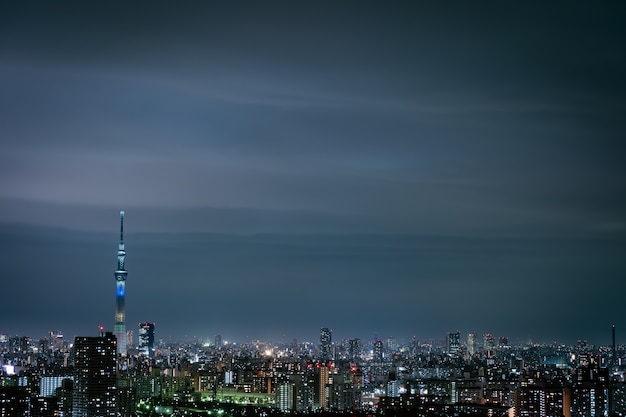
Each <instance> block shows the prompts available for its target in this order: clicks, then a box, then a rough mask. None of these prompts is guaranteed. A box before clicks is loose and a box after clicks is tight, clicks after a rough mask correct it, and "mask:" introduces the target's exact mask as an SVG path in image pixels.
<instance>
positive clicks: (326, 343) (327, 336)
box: [320, 327, 333, 360]
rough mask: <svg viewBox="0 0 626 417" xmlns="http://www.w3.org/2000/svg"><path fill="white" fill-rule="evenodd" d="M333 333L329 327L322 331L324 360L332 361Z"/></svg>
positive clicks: (321, 339) (321, 344) (321, 342)
mask: <svg viewBox="0 0 626 417" xmlns="http://www.w3.org/2000/svg"><path fill="white" fill-rule="evenodd" d="M332 336H333V332H332V330H330V329H329V328H328V327H322V328H321V329H320V354H321V357H322V359H324V360H326V359H332V355H331V353H332V352H331V345H332Z"/></svg>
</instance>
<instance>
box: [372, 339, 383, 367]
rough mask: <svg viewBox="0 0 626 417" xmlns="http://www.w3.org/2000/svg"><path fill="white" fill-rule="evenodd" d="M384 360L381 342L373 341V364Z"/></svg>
mask: <svg viewBox="0 0 626 417" xmlns="http://www.w3.org/2000/svg"><path fill="white" fill-rule="evenodd" d="M384 358H385V347H384V344H383V341H382V340H374V362H382V361H383V360H384Z"/></svg>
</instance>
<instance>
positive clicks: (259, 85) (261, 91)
mask: <svg viewBox="0 0 626 417" xmlns="http://www.w3.org/2000/svg"><path fill="white" fill-rule="evenodd" d="M624 16H626V6H624V5H623V4H604V5H587V4H568V5H567V6H562V5H558V4H549V5H540V4H482V5H468V4H455V5H450V7H446V6H445V5H439V4H437V5H428V4H412V3H397V4H393V5H383V4H377V3H369V2H341V3H339V4H336V3H332V2H328V3H326V2H316V3H315V4H297V5H295V4H292V3H285V2H264V3H260V4H258V3H245V4H243V5H241V7H236V6H235V5H231V4H184V5H176V6H174V5H171V4H168V3H160V2H154V3H142V2H134V3H133V4H130V5H129V4H122V3H116V2H111V3H107V4H106V5H104V4H101V5H93V4H92V5H84V4H81V3H73V2H67V3H62V4H55V5H47V4H42V5H33V4H28V3H21V4H2V5H0V40H1V41H2V42H1V44H0V45H1V46H0V48H1V50H2V54H0V91H2V92H3V93H2V94H0V110H1V111H0V138H1V139H0V140H1V143H2V145H3V146H2V147H1V148H0V170H1V172H2V174H1V175H0V268H2V271H3V279H2V285H3V287H2V295H3V301H2V303H0V333H5V334H23V335H29V336H31V337H40V336H43V335H45V334H46V332H48V331H50V330H56V329H60V330H62V331H63V332H64V333H65V334H66V335H67V336H68V337H73V336H75V335H79V336H87V335H92V334H95V333H96V331H97V330H96V329H97V328H98V326H99V325H104V326H105V327H106V328H107V329H108V330H112V329H113V324H114V323H113V320H112V312H113V311H114V308H115V303H116V301H115V296H114V294H115V290H114V288H115V287H114V283H113V282H112V280H111V271H113V270H115V266H116V258H115V247H116V245H118V242H119V239H118V233H117V231H118V221H119V219H118V217H117V216H118V213H119V211H120V210H125V213H126V216H127V223H126V226H127V227H126V228H125V230H124V243H125V245H126V248H125V249H126V250H127V251H128V257H127V259H126V260H125V262H126V266H127V268H126V269H125V271H124V272H126V270H127V271H128V273H129V276H130V277H132V279H130V280H129V282H128V285H127V287H126V288H125V291H126V292H125V298H126V305H125V309H126V310H125V314H126V324H127V327H126V328H127V329H129V330H135V331H136V330H137V328H136V324H135V323H144V322H150V323H155V337H156V338H160V337H163V338H166V339H167V338H170V337H171V338H174V339H184V338H187V339H189V338H192V337H194V336H196V337H198V338H212V337H213V336H214V335H216V334H221V335H222V336H223V337H224V338H225V339H227V340H228V339H232V340H237V341H245V340H252V339H271V340H275V341H280V340H291V339H293V338H296V339H298V340H311V341H315V340H318V337H319V334H318V332H319V329H320V327H327V328H329V329H332V331H333V333H332V334H333V338H334V339H335V338H339V339H341V338H343V337H345V338H348V339H350V338H361V339H362V340H372V339H373V338H374V337H376V336H377V337H379V338H381V339H386V338H387V337H389V336H393V337H395V338H397V339H399V340H400V339H404V340H408V339H410V338H412V337H413V336H415V337H418V338H420V339H442V338H445V337H446V335H447V334H448V332H453V331H457V330H459V331H460V332H461V334H462V335H467V333H469V332H476V333H477V334H478V335H481V334H483V333H491V334H493V335H494V336H496V337H498V336H507V337H508V338H509V340H510V341H511V343H517V342H520V341H525V340H528V339H529V338H530V339H532V340H534V341H537V342H546V343H548V342H551V341H558V342H561V343H574V342H575V341H576V340H577V339H587V340H589V341H590V343H594V344H608V343H609V342H610V328H611V324H613V323H615V324H616V326H617V329H618V332H617V337H618V343H619V344H623V343H624V341H623V339H622V337H621V336H620V329H623V328H626V318H625V317H624V314H623V307H622V306H623V303H624V301H623V298H624V297H623V294H625V293H626V279H625V278H626V263H625V262H624V260H623V259H624V253H625V249H626V197H625V196H626V193H625V192H624V191H625V190H626V165H625V164H624V163H623V155H624V154H626V152H625V151H626V148H625V146H624V141H623V138H624V133H625V132H626V122H625V121H624V118H623V114H624V113H626V84H625V80H624V77H623V74H624V73H625V72H626V58H625V55H624V52H623V51H624V50H625V48H624V47H623V46H624V44H626V29H625V28H624V25H623V24H622V22H623V17H624ZM462 337H463V336H462Z"/></svg>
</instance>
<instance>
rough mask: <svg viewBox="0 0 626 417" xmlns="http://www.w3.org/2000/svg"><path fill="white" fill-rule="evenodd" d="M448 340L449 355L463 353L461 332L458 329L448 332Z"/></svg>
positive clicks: (455, 355) (456, 355)
mask: <svg viewBox="0 0 626 417" xmlns="http://www.w3.org/2000/svg"><path fill="white" fill-rule="evenodd" d="M447 341H448V343H447V345H448V346H447V349H448V355H450V356H453V357H458V356H459V355H460V354H461V333H460V332H459V331H458V330H457V331H456V332H454V333H452V332H450V333H448V340H447Z"/></svg>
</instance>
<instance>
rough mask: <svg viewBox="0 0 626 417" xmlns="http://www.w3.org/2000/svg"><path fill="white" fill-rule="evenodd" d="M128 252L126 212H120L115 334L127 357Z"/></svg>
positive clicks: (118, 350) (121, 353) (118, 345)
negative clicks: (125, 236) (126, 248)
mask: <svg viewBox="0 0 626 417" xmlns="http://www.w3.org/2000/svg"><path fill="white" fill-rule="evenodd" d="M125 261H126V250H125V249H124V212H123V211H120V243H119V245H118V248H117V270H116V271H115V274H114V275H115V327H114V328H113V333H114V334H115V337H116V338H117V353H118V354H120V355H126V313H125V312H124V304H125V301H126V275H128V273H127V272H126V268H125V266H124V263H125Z"/></svg>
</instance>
